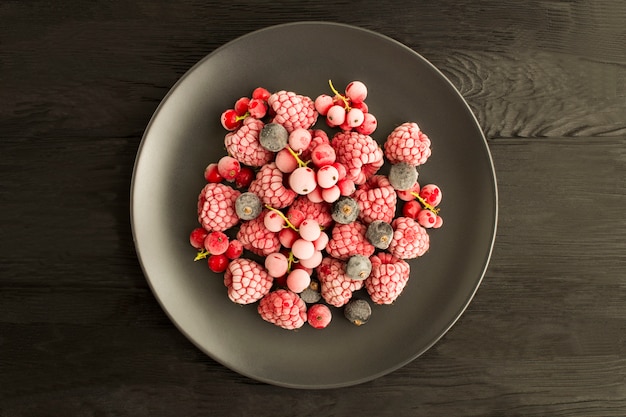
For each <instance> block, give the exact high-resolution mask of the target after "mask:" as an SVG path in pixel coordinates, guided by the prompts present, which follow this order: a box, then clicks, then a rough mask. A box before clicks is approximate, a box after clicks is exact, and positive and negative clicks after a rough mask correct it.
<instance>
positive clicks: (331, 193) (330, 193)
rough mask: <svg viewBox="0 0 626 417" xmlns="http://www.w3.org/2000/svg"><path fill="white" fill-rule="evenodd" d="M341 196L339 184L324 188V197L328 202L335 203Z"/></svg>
mask: <svg viewBox="0 0 626 417" xmlns="http://www.w3.org/2000/svg"><path fill="white" fill-rule="evenodd" d="M339 197H341V190H340V188H339V186H338V185H336V184H335V185H333V186H332V187H329V188H322V198H323V199H324V201H325V202H327V203H334V202H335V201H337V200H338V199H339Z"/></svg>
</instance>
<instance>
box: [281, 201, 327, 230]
mask: <svg viewBox="0 0 626 417" xmlns="http://www.w3.org/2000/svg"><path fill="white" fill-rule="evenodd" d="M295 210H299V211H301V212H302V213H303V214H304V218H305V219H313V220H316V221H317V222H318V223H319V224H320V226H322V227H328V226H330V225H331V223H332V222H333V218H332V206H331V205H330V204H329V203H326V202H321V203H314V202H312V201H311V200H309V199H308V198H307V197H306V196H299V197H298V198H296V199H295V200H294V202H293V204H292V205H291V206H290V207H289V211H288V212H287V214H288V215H289V213H290V212H292V211H295Z"/></svg>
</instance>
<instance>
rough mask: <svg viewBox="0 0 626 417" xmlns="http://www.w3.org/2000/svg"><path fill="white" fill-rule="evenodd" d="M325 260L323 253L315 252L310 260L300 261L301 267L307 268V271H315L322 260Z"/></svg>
mask: <svg viewBox="0 0 626 417" xmlns="http://www.w3.org/2000/svg"><path fill="white" fill-rule="evenodd" d="M323 259H324V255H322V252H321V251H319V250H316V251H315V252H313V256H311V257H310V258H308V259H300V260H299V261H300V265H302V266H303V267H305V268H307V269H313V268H317V267H318V266H319V265H320V264H321V263H322V260H323Z"/></svg>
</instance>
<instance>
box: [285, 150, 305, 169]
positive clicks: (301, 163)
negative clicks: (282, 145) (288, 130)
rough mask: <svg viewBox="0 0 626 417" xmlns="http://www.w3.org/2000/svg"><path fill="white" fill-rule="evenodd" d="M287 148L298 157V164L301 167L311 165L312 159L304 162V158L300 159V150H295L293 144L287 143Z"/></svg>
mask: <svg viewBox="0 0 626 417" xmlns="http://www.w3.org/2000/svg"><path fill="white" fill-rule="evenodd" d="M286 148H287V150H288V151H289V153H290V154H291V156H293V157H294V158H296V161H297V162H298V166H299V167H301V168H302V167H305V166H307V165H309V162H310V161H306V162H304V161H303V160H302V159H300V154H299V153H298V152H296V151H294V150H293V149H291V146H289V145H287V146H286Z"/></svg>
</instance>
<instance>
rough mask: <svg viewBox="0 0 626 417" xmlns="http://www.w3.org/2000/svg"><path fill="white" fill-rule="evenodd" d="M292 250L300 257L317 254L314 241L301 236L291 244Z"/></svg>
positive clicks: (305, 257) (304, 257)
mask: <svg viewBox="0 0 626 417" xmlns="http://www.w3.org/2000/svg"><path fill="white" fill-rule="evenodd" d="M291 252H292V253H293V256H295V257H296V258H298V259H309V258H311V257H312V256H313V255H314V254H315V246H314V245H313V242H309V241H308V240H304V239H302V238H300V239H297V240H296V241H295V242H293V244H292V245H291Z"/></svg>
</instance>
